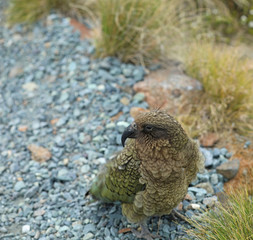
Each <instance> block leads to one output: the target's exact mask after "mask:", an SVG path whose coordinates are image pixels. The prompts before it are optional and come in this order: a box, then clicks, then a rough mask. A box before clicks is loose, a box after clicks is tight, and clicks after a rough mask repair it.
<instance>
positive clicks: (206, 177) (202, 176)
mask: <svg viewBox="0 0 253 240" xmlns="http://www.w3.org/2000/svg"><path fill="white" fill-rule="evenodd" d="M197 177H198V179H199V182H208V181H209V175H208V174H202V173H198V174H197Z"/></svg>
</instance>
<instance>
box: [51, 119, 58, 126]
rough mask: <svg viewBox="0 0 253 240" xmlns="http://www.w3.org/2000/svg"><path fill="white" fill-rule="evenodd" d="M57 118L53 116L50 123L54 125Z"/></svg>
mask: <svg viewBox="0 0 253 240" xmlns="http://www.w3.org/2000/svg"><path fill="white" fill-rule="evenodd" d="M58 120H59V118H54V119H52V120H51V121H50V123H51V124H52V125H55V124H56V123H57V122H58Z"/></svg>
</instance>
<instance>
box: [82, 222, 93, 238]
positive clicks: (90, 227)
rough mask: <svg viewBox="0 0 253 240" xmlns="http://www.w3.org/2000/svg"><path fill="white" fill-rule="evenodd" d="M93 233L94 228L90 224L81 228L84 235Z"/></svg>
mask: <svg viewBox="0 0 253 240" xmlns="http://www.w3.org/2000/svg"><path fill="white" fill-rule="evenodd" d="M95 231H96V227H95V225H94V224H92V223H90V224H87V225H85V226H84V228H83V234H84V235H86V234H88V233H89V232H91V233H94V232H95Z"/></svg>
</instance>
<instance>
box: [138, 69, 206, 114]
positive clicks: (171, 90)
mask: <svg viewBox="0 0 253 240" xmlns="http://www.w3.org/2000/svg"><path fill="white" fill-rule="evenodd" d="M201 89H202V86H201V84H200V82H199V81H197V80H195V79H193V78H190V77H188V76H186V75H185V74H183V73H182V72H180V71H179V70H178V69H175V68H170V69H165V70H158V71H155V72H152V73H150V74H149V75H148V76H147V77H145V79H144V81H141V82H138V83H136V84H135V85H134V90H135V91H136V92H143V93H144V94H145V97H146V101H147V102H148V104H149V106H150V107H151V108H163V109H164V108H166V109H167V110H168V112H169V113H170V114H172V115H176V114H177V113H178V111H179V109H180V108H181V107H182V103H183V102H184V101H185V100H188V101H189V99H188V98H189V96H190V95H191V94H193V93H194V92H195V91H200V90H201Z"/></svg>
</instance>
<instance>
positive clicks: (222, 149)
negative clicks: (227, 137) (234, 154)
mask: <svg viewBox="0 0 253 240" xmlns="http://www.w3.org/2000/svg"><path fill="white" fill-rule="evenodd" d="M220 153H221V155H223V156H226V154H227V153H228V150H227V149H226V148H221V149H220Z"/></svg>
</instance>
